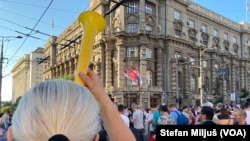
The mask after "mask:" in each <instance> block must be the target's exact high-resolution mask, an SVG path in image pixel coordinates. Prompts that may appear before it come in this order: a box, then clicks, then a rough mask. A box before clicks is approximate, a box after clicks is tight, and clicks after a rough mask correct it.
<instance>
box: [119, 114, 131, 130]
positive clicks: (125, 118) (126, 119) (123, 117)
mask: <svg viewBox="0 0 250 141" xmlns="http://www.w3.org/2000/svg"><path fill="white" fill-rule="evenodd" d="M120 116H121V118H122V120H123V121H124V122H125V123H126V125H127V126H128V127H129V119H128V117H127V116H125V115H123V114H120Z"/></svg>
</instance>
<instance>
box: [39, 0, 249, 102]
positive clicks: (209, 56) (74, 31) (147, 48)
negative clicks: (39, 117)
mask: <svg viewBox="0 0 250 141" xmlns="http://www.w3.org/2000/svg"><path fill="white" fill-rule="evenodd" d="M114 6H115V3H112V2H107V1H105V0H90V9H89V10H93V11H96V12H98V13H100V14H102V15H105V14H106V13H107V12H108V11H109V10H110V9H112V7H114ZM79 14H80V13H79ZM105 19H106V22H107V27H106V29H105V31H103V32H101V33H99V34H98V35H97V36H96V37H95V43H94V45H93V52H92V58H91V62H90V64H89V67H90V68H91V69H93V70H94V71H95V72H96V73H97V74H98V75H99V76H100V78H101V80H102V82H103V84H104V87H105V89H106V91H107V94H110V95H112V96H113V97H114V98H115V102H116V103H117V104H125V105H127V106H128V105H130V104H131V103H138V104H140V105H144V106H145V107H153V106H156V105H158V104H160V103H163V102H164V103H167V104H172V103H178V104H179V105H180V106H184V105H187V106H188V105H194V104H198V105H199V104H200V103H201V102H204V101H206V100H210V101H213V102H216V101H218V100H223V102H225V103H229V102H231V100H232V99H231V97H230V96H231V94H235V95H236V97H237V98H236V100H237V102H239V100H240V96H241V89H247V90H249V89H250V61H249V47H250V30H249V25H248V23H246V22H241V23H236V22H234V21H232V20H230V19H228V18H226V17H223V16H222V15H219V14H217V13H215V12H213V11H211V10H209V9H207V8H205V7H202V6H201V5H198V4H196V3H194V2H192V1H191V0H133V1H132V0H130V1H128V2H125V3H124V5H121V6H120V7H118V8H117V9H116V10H115V11H113V12H111V13H110V14H106V16H105ZM88 28H95V27H88ZM84 34H86V33H84V30H83V29H82V27H81V26H80V24H79V23H78V22H77V20H76V21H75V22H74V23H72V25H70V26H69V27H68V28H67V29H66V30H65V31H64V32H62V33H61V34H60V35H58V36H53V37H51V38H50V39H49V40H48V42H47V44H46V45H45V47H44V53H45V57H46V58H48V59H47V61H45V62H44V69H43V79H44V80H47V79H53V78H58V77H65V76H68V77H71V78H72V76H74V75H75V71H76V67H77V62H78V54H79V51H80V48H81V41H82V40H83V35H84ZM127 67H131V68H134V69H136V68H138V69H139V73H140V77H141V80H142V83H140V84H139V83H136V82H134V81H132V80H130V79H129V78H128V77H126V76H125V75H124V71H123V70H124V68H127Z"/></svg>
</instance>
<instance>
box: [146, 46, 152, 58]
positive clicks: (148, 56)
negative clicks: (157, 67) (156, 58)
mask: <svg viewBox="0 0 250 141" xmlns="http://www.w3.org/2000/svg"><path fill="white" fill-rule="evenodd" d="M146 58H152V50H151V48H146Z"/></svg>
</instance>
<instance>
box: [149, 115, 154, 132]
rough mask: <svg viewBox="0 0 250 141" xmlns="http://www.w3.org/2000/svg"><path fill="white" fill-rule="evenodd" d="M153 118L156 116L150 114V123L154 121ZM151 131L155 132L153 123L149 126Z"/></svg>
mask: <svg viewBox="0 0 250 141" xmlns="http://www.w3.org/2000/svg"><path fill="white" fill-rule="evenodd" d="M153 117H154V114H149V116H148V121H150V120H153ZM149 131H154V126H153V124H152V123H151V124H150V125H149Z"/></svg>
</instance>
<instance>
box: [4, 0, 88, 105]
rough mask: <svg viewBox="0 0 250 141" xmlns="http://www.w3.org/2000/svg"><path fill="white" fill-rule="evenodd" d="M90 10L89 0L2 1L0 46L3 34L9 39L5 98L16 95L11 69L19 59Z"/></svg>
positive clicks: (6, 40)
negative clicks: (18, 37)
mask: <svg viewBox="0 0 250 141" xmlns="http://www.w3.org/2000/svg"><path fill="white" fill-rule="evenodd" d="M87 9H89V0H0V45H2V39H3V38H2V37H4V39H5V40H4V42H3V46H4V47H3V57H4V61H3V70H2V71H3V73H2V75H3V79H2V101H10V100H11V98H12V75H11V69H12V68H13V66H14V65H15V64H16V63H17V62H18V60H19V59H20V58H21V57H22V56H24V54H29V53H31V52H32V51H34V50H35V49H36V48H37V47H44V45H45V44H46V43H47V40H48V39H49V35H51V34H53V35H59V34H60V33H62V32H63V31H64V30H65V29H66V28H67V27H68V26H69V25H70V24H72V23H73V22H74V21H75V20H77V18H78V16H79V14H80V13H81V12H83V11H86V10H87ZM52 23H54V24H52ZM52 25H54V26H52ZM28 28H29V29H28ZM30 29H34V31H32V30H30ZM35 31H39V32H35ZM43 33H45V34H47V35H44V34H43ZM26 35H30V36H29V37H27V36H26ZM7 36H12V37H8V38H7ZM17 36H22V37H23V38H21V39H17V38H15V37H17Z"/></svg>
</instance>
